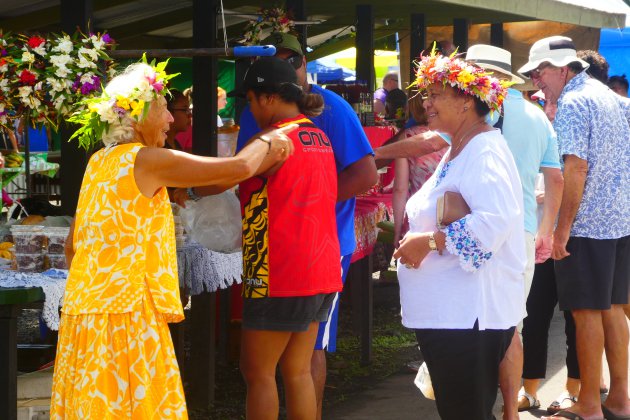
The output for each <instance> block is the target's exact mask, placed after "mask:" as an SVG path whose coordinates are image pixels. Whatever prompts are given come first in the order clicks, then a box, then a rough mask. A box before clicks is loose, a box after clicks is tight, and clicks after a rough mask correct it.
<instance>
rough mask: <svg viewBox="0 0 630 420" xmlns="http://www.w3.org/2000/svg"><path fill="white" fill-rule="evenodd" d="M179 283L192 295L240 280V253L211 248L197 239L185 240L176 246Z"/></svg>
mask: <svg viewBox="0 0 630 420" xmlns="http://www.w3.org/2000/svg"><path fill="white" fill-rule="evenodd" d="M177 266H178V269H179V285H180V287H186V288H187V289H188V290H189V293H190V294H191V295H198V294H201V293H203V292H216V291H217V289H227V288H228V287H230V286H231V285H233V284H234V283H240V282H241V274H242V273H243V255H242V253H241V252H240V251H238V252H234V253H231V254H224V253H222V252H215V251H210V250H209V249H207V248H204V247H203V246H202V245H200V244H198V243H196V242H188V243H186V244H184V245H183V246H181V247H179V248H177Z"/></svg>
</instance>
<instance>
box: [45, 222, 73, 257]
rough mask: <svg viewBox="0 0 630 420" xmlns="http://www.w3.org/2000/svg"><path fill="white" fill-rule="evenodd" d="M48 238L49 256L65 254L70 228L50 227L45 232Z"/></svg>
mask: <svg viewBox="0 0 630 420" xmlns="http://www.w3.org/2000/svg"><path fill="white" fill-rule="evenodd" d="M44 232H45V233H46V237H47V238H48V254H55V255H59V254H62V255H63V253H64V247H65V244H66V238H67V237H68V233H69V232H70V228H69V227H49V228H46V230H45V231H44Z"/></svg>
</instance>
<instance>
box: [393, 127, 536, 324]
mask: <svg viewBox="0 0 630 420" xmlns="http://www.w3.org/2000/svg"><path fill="white" fill-rule="evenodd" d="M446 159H448V153H447V154H446V155H445V156H444V158H443V159H442V161H441V162H440V165H439V166H438V169H437V170H436V171H435V173H434V174H433V176H432V177H431V178H430V179H429V180H428V181H427V182H426V183H425V184H424V185H423V186H422V188H421V189H420V190H419V191H418V192H417V193H416V194H414V195H413V196H412V197H411V198H410V199H409V201H408V202H407V207H406V211H407V215H408V217H409V227H410V229H409V232H429V231H434V230H435V229H436V202H437V198H438V197H440V196H442V195H443V194H444V192H445V191H456V192H459V193H460V194H462V195H463V197H464V199H465V200H466V202H467V203H468V205H469V206H470V208H471V214H469V215H468V216H466V217H464V218H462V219H460V220H458V221H456V222H454V223H452V224H451V225H449V226H447V227H446V229H444V233H445V234H446V250H445V251H444V253H443V254H444V255H441V256H440V255H439V254H438V253H437V252H431V253H429V255H428V256H427V257H426V258H425V260H424V261H423V262H422V264H421V265H420V267H419V268H418V269H408V268H406V267H405V266H404V265H403V264H399V266H398V279H399V282H400V301H401V306H402V321H403V324H404V325H405V326H406V327H408V328H414V329H417V328H431V329H435V328H439V329H469V328H472V327H473V326H474V324H475V321H476V320H479V329H482V330H483V329H507V328H510V327H513V326H515V325H516V324H517V323H518V322H519V321H520V320H521V319H522V317H523V316H524V313H525V301H524V294H525V293H524V287H525V286H524V281H523V272H524V269H525V263H526V260H527V258H526V255H525V246H524V244H525V239H524V237H523V235H524V233H523V232H524V221H523V196H522V189H521V182H520V178H519V176H518V172H517V169H516V165H515V163H514V159H513V157H512V154H511V153H510V150H509V149H508V147H507V144H506V142H505V139H504V138H503V136H502V135H501V133H500V132H499V131H498V130H494V131H490V132H487V133H482V134H479V135H477V136H475V137H474V138H473V139H472V140H471V141H470V142H469V143H468V144H467V145H466V147H465V148H464V149H463V150H462V151H461V153H460V154H459V156H457V157H456V158H455V159H453V160H452V161H450V162H448V163H446Z"/></svg>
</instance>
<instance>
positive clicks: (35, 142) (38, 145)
mask: <svg viewBox="0 0 630 420" xmlns="http://www.w3.org/2000/svg"><path fill="white" fill-rule="evenodd" d="M28 144H29V150H30V151H31V152H47V151H48V134H47V133H46V129H45V128H43V127H42V128H33V127H29V128H28Z"/></svg>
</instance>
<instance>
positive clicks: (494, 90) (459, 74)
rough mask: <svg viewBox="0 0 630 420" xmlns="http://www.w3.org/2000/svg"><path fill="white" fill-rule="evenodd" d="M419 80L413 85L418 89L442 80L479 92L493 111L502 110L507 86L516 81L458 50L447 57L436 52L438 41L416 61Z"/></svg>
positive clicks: (477, 95) (477, 93) (470, 92)
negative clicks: (462, 55) (501, 76)
mask: <svg viewBox="0 0 630 420" xmlns="http://www.w3.org/2000/svg"><path fill="white" fill-rule="evenodd" d="M415 66H416V80H415V81H413V83H412V84H411V86H410V87H413V86H416V88H417V89H418V90H419V91H424V90H426V89H427V88H428V87H429V86H430V85H432V84H435V83H441V84H442V85H444V86H447V85H448V86H451V87H454V88H456V89H459V90H462V91H464V92H465V93H467V94H469V95H473V96H476V97H477V98H479V99H481V101H483V102H484V103H486V104H487V105H488V106H489V107H490V109H491V110H492V111H500V109H501V105H502V104H503V101H504V100H505V96H506V95H507V88H508V87H509V86H511V85H513V84H514V83H512V82H510V81H507V80H499V79H497V78H496V77H493V76H492V73H488V72H486V71H485V70H483V69H481V68H479V67H477V66H475V65H473V64H470V63H467V62H465V61H464V60H462V59H460V58H457V57H456V52H454V53H453V54H451V55H450V56H448V57H446V56H443V55H442V54H440V53H438V52H436V50H435V44H434V45H433V48H432V50H431V54H429V55H421V56H420V60H419V61H416V62H415Z"/></svg>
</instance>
